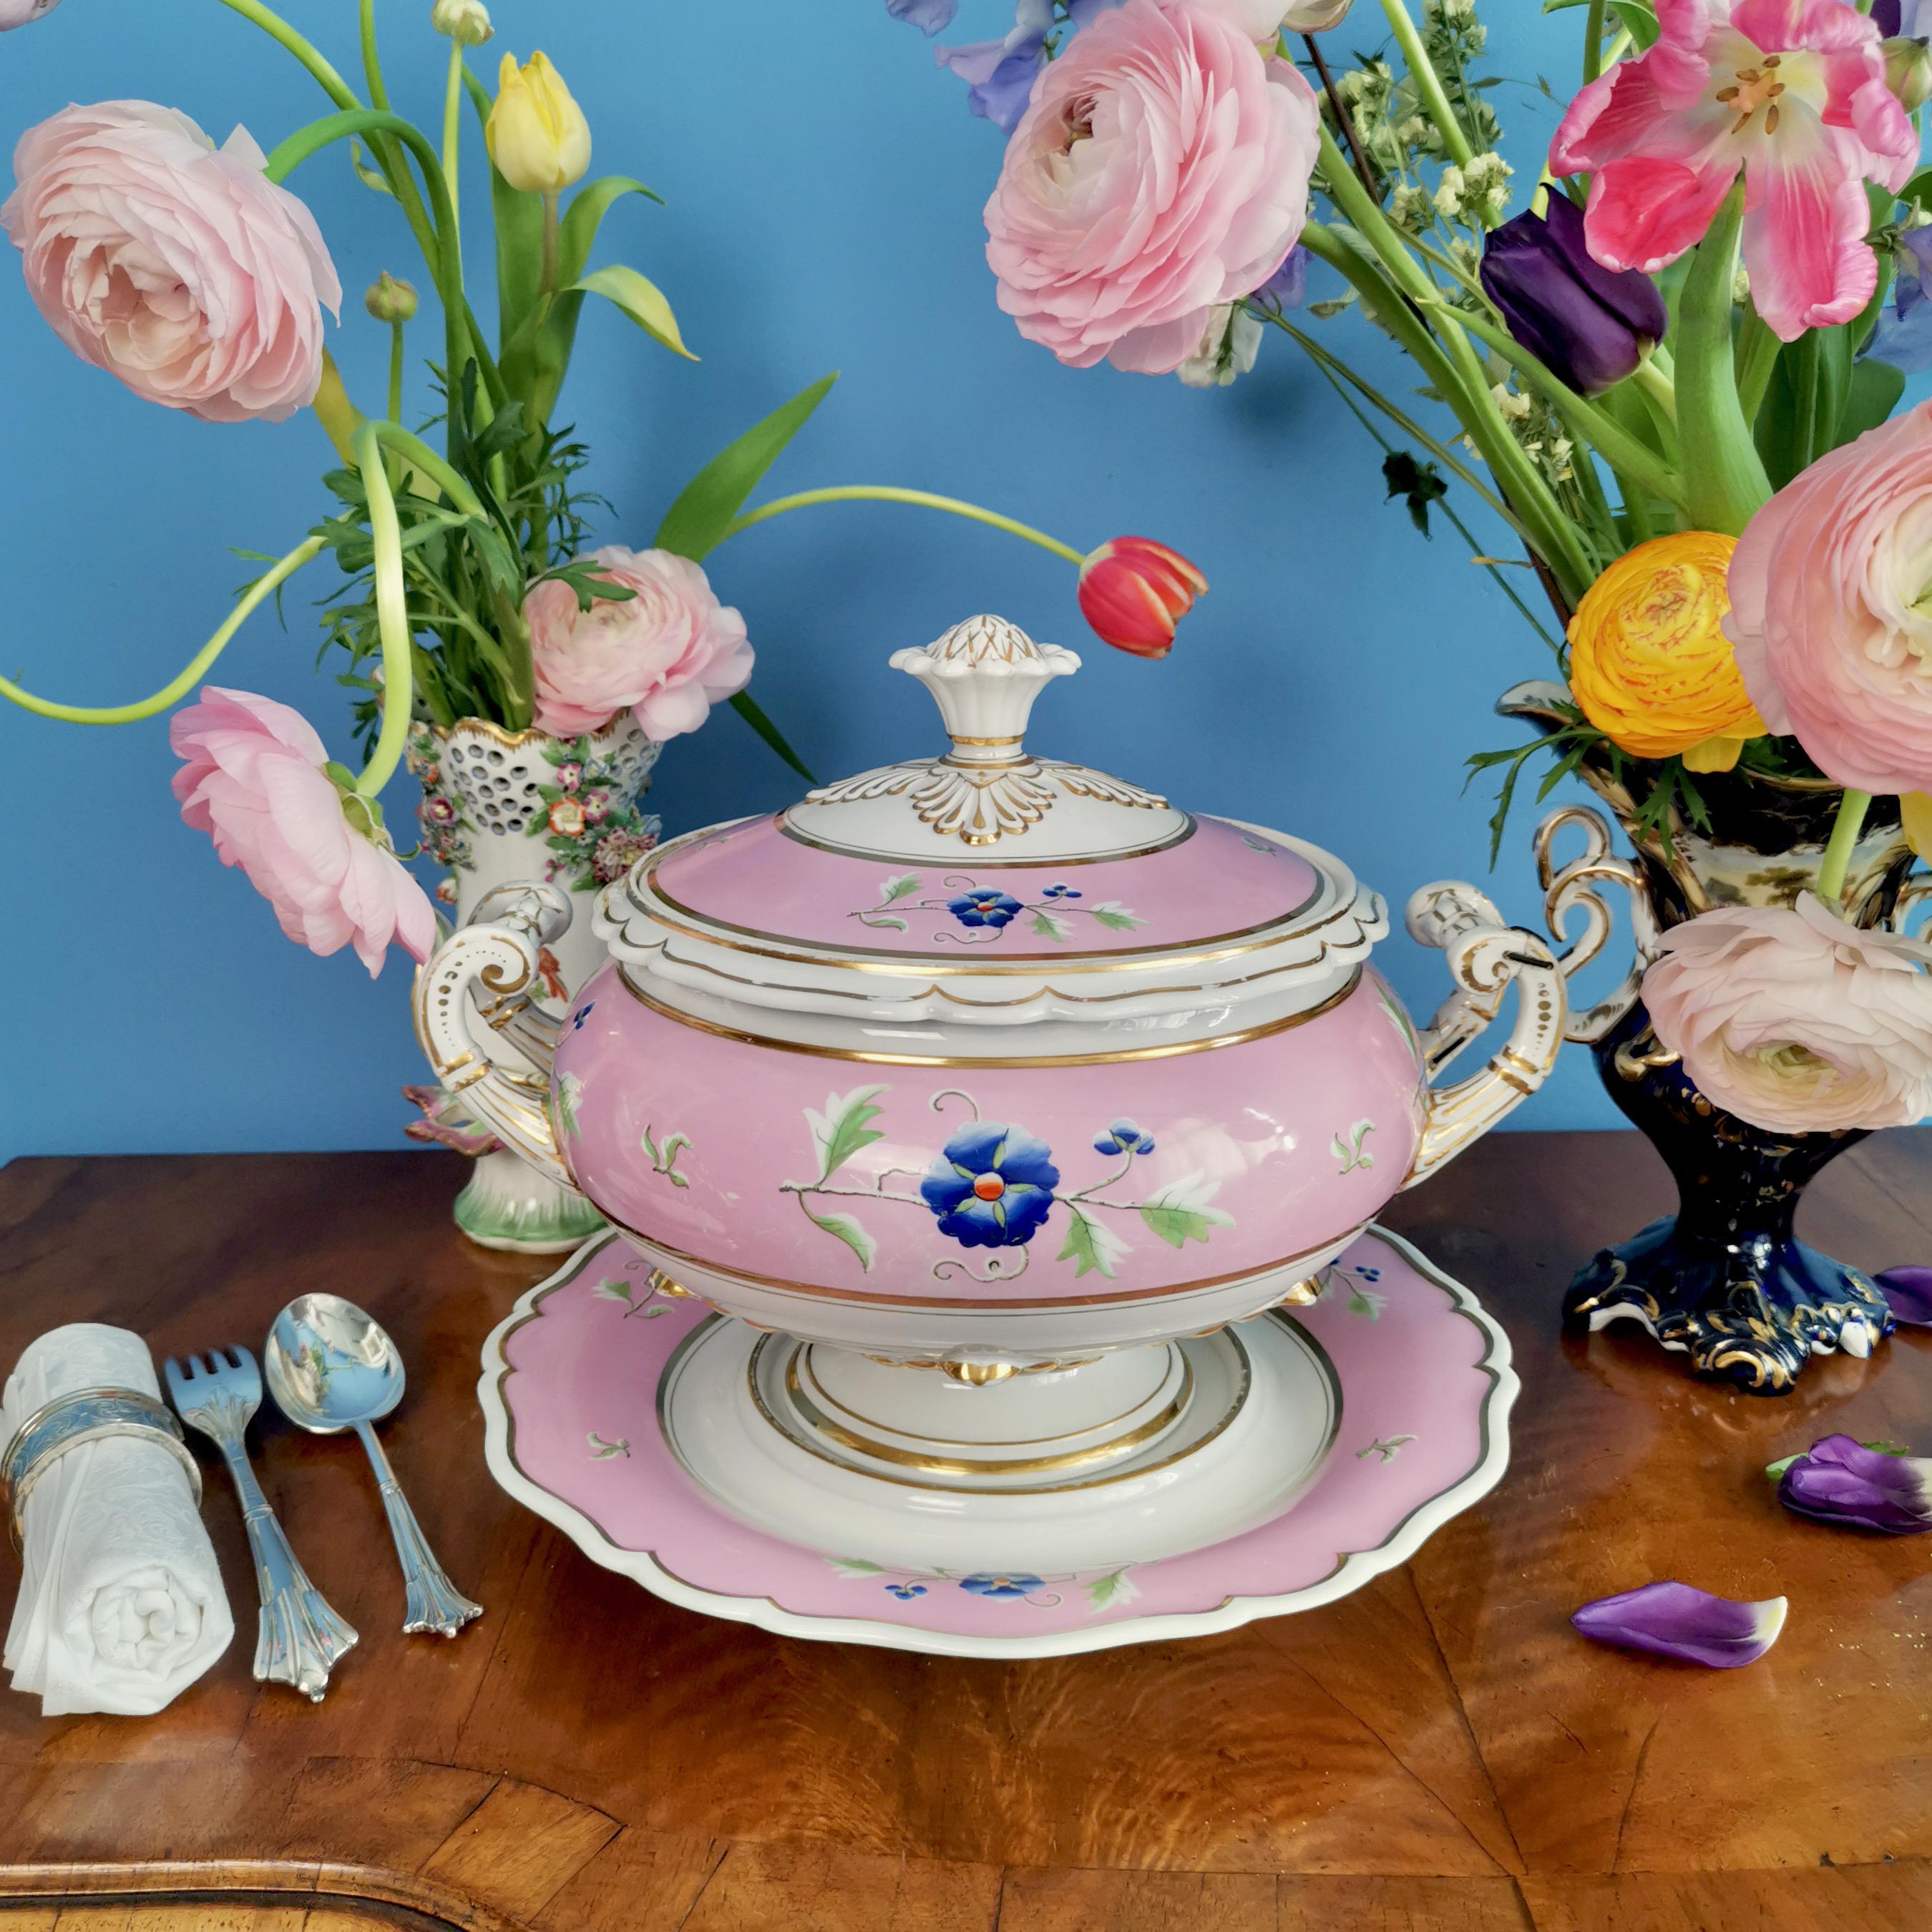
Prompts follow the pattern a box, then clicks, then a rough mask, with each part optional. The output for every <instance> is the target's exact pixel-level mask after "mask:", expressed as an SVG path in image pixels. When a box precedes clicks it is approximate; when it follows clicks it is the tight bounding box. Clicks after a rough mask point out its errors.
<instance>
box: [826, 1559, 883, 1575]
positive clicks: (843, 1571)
mask: <svg viewBox="0 0 1932 1932" xmlns="http://www.w3.org/2000/svg"><path fill="white" fill-rule="evenodd" d="M825 1560H826V1562H827V1563H828V1564H829V1565H831V1566H832V1568H833V1569H834V1570H835V1571H837V1572H838V1574H839V1575H840V1576H841V1577H883V1575H884V1574H885V1571H884V1570H883V1568H881V1567H880V1565H878V1564H876V1563H868V1562H866V1561H865V1559H864V1558H863V1557H862V1556H828V1557H827V1558H826V1559H825Z"/></svg>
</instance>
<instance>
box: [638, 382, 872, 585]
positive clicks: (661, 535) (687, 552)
mask: <svg viewBox="0 0 1932 1932" xmlns="http://www.w3.org/2000/svg"><path fill="white" fill-rule="evenodd" d="M837 381H838V371H836V370H834V371H832V374H830V375H829V376H821V377H819V379H818V380H817V382H815V383H813V384H812V385H811V386H810V387H809V388H808V389H801V390H800V391H799V392H798V394H797V395H795V396H794V397H793V398H792V399H791V401H790V402H788V403H781V404H779V406H778V407H777V408H776V409H775V410H772V413H771V414H770V415H769V416H766V418H765V419H764V420H763V422H759V423H754V425H752V426H751V428H749V429H748V430H747V431H745V433H744V434H743V435H742V436H741V437H739V438H738V439H737V440H736V441H735V442H733V443H727V445H726V446H724V449H721V450H720V451H719V452H718V454H717V455H715V456H714V457H713V458H712V459H711V460H710V461H709V463H706V465H705V466H704V467H703V469H700V471H699V472H697V475H695V476H694V477H693V478H691V481H689V482H688V483H687V484H685V486H684V487H683V489H682V490H681V491H680V492H679V494H678V497H677V500H676V502H674V503H673V504H672V505H671V506H670V508H669V509H668V510H667V511H665V512H664V521H663V522H662V523H660V524H659V525H658V533H657V535H656V536H655V538H653V539H652V542H653V544H654V547H655V548H657V549H658V550H675V551H676V553H677V554H678V555H679V556H688V557H689V558H690V559H691V561H692V562H694V563H702V562H703V561H704V559H705V558H706V557H707V556H709V555H710V553H712V550H715V549H716V548H717V547H718V544H721V542H723V541H724V535H725V532H727V530H728V529H730V526H731V521H732V519H733V517H736V515H737V514H738V512H739V511H740V510H742V508H744V507H745V498H746V497H748V496H750V494H751V492H752V491H753V490H755V489H756V488H757V487H758V484H759V483H760V481H762V480H763V477H764V474H765V472H766V470H768V469H770V467H771V466H772V464H773V463H775V462H776V461H777V460H778V457H779V455H780V454H781V452H783V450H784V446H785V445H786V444H787V443H790V440H792V438H793V437H795V436H796V435H797V434H798V433H799V431H800V430H801V429H802V428H804V427H805V423H806V422H807V420H808V419H809V418H810V416H811V413H812V411H813V410H815V409H817V407H818V406H819V404H820V403H822V402H823V401H824V400H825V398H826V395H827V394H828V393H829V391H830V389H831V388H832V384H833V383H835V382H837Z"/></svg>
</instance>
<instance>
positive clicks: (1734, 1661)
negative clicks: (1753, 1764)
mask: <svg viewBox="0 0 1932 1932" xmlns="http://www.w3.org/2000/svg"><path fill="white" fill-rule="evenodd" d="M1788 1607H1789V1604H1788V1603H1787V1600H1786V1599H1785V1598H1783V1597H1773V1598H1770V1599H1769V1601H1766V1602H1764V1603H1762V1604H1739V1603H1734V1602H1733V1601H1732V1600H1731V1599H1730V1598H1729V1597H1714V1596H1712V1595H1711V1593H1710V1592H1709V1591H1708V1590H1700V1589H1695V1588H1694V1587H1693V1586H1691V1585H1690V1584H1688V1583H1646V1584H1645V1585H1644V1586H1643V1588H1642V1589H1639V1590H1626V1591H1625V1592H1623V1593H1622V1595H1620V1596H1616V1597H1600V1598H1598V1600H1597V1601H1596V1602H1595V1603H1594V1604H1585V1605H1584V1606H1583V1608H1582V1609H1581V1610H1579V1611H1577V1613H1576V1614H1575V1615H1574V1616H1572V1617H1571V1619H1570V1621H1571V1622H1572V1623H1573V1624H1574V1625H1576V1627H1577V1629H1579V1630H1580V1631H1582V1632H1583V1634H1584V1635H1585V1636H1586V1637H1593V1638H1595V1640H1596V1641H1597V1642H1598V1643H1614V1644H1620V1645H1622V1646H1623V1647H1624V1648H1625V1649H1627V1650H1652V1651H1655V1652H1657V1653H1658V1655H1659V1656H1661V1657H1675V1658H1682V1659H1683V1660H1684V1661H1685V1662H1687V1663H1691V1664H1709V1666H1710V1667H1711V1668H1712V1670H1736V1669H1737V1667H1739V1665H1740V1664H1755V1663H1756V1662H1757V1661H1758V1659H1759V1658H1760V1657H1762V1656H1763V1655H1764V1654H1765V1652H1766V1651H1768V1650H1769V1649H1770V1648H1771V1647H1772V1645H1773V1644H1775V1643H1776V1642H1777V1641H1778V1632H1779V1631H1781V1630H1782V1629H1784V1614H1785V1612H1786V1610H1787V1608H1788Z"/></svg>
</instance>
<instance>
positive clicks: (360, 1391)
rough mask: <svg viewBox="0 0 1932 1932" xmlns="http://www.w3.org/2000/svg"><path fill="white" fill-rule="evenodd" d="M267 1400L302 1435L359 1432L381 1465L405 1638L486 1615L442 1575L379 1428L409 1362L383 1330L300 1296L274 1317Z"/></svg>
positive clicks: (348, 1308) (331, 1302) (353, 1312)
mask: <svg viewBox="0 0 1932 1932" xmlns="http://www.w3.org/2000/svg"><path fill="white" fill-rule="evenodd" d="M262 1363H263V1367H264V1368H265V1369H266V1370H267V1372H268V1380H269V1394H271V1395H272V1396H273V1397H275V1406H276V1407H277V1408H278V1409H281V1412H282V1413H283V1414H284V1415H286V1416H287V1418H288V1419H289V1420H290V1421H291V1422H293V1424H295V1425H296V1427H297V1428H298V1429H307V1430H312V1431H313V1432H314V1433H315V1434H317V1435H318V1436H339V1435H340V1434H341V1433H342V1432H343V1431H344V1430H345V1429H353V1430H355V1432H356V1434H357V1435H358V1436H360V1437H361V1438H362V1446H363V1448H365V1449H366V1450H368V1452H369V1460H370V1462H371V1463H372V1464H374V1466H375V1471H376V1484H377V1488H379V1489H380V1490H381V1491H382V1493H383V1510H384V1511H385V1512H386V1514H388V1517H389V1533H390V1535H392V1536H393V1537H394V1538H395V1540H396V1555H397V1556H398V1558H399V1559H401V1563H402V1566H403V1581H404V1583H405V1584H406V1585H407V1586H408V1602H407V1610H406V1613H405V1615H404V1619H403V1628H404V1630H405V1631H438V1632H440V1634H442V1635H443V1636H444V1637H454V1636H455V1634H456V1633H457V1632H458V1631H459V1630H460V1629H461V1628H463V1625H465V1624H466V1623H467V1622H469V1620H470V1619H471V1618H472V1617H480V1616H481V1615H482V1614H483V1606H482V1605H481V1604H472V1602H471V1601H469V1598H467V1597H466V1596H464V1595H463V1594H462V1592H460V1591H459V1590H458V1589H457V1588H456V1587H455V1585H454V1584H452V1583H451V1582H450V1580H449V1578H448V1577H446V1576H445V1575H444V1574H443V1566H442V1565H440V1563H438V1562H437V1560H436V1559H435V1557H434V1556H432V1555H431V1553H430V1547H429V1545H428V1543H427V1542H426V1541H425V1540H424V1538H423V1533H422V1529H421V1527H420V1526H419V1524H418V1523H417V1522H416V1516H415V1514H414V1512H413V1511H412V1510H411V1509H410V1506H409V1504H408V1503H407V1502H406V1501H405V1500H404V1496H403V1493H402V1490H401V1488H400V1487H398V1484H397V1482H396V1477H395V1471H394V1470H392V1469H391V1468H390V1467H389V1457H387V1456H386V1455H385V1454H383V1445H382V1444H381V1443H380V1442H378V1441H377V1439H376V1431H375V1429H374V1426H373V1425H374V1424H376V1423H377V1422H379V1421H381V1420H382V1418H383V1417H384V1416H386V1415H388V1414H389V1412H390V1411H391V1410H392V1409H394V1408H395V1406H396V1405H397V1403H399V1402H401V1400H402V1399H403V1360H402V1358H401V1356H400V1355H398V1354H397V1352H396V1345H395V1343H393V1342H392V1341H391V1340H389V1337H388V1335H387V1334H385V1333H384V1332H383V1328H382V1327H381V1325H380V1324H379V1323H377V1322H375V1321H374V1320H373V1319H371V1317H370V1316H367V1315H365V1314H364V1313H363V1312H362V1310H361V1309H359V1308H358V1307H356V1304H354V1303H353V1301H344V1300H343V1298H341V1295H299V1296H297V1297H296V1299H295V1300H294V1301H292V1302H290V1304H289V1305H288V1306H287V1307H286V1308H285V1309H284V1310H282V1312H281V1314H279V1315H278V1316H276V1317H275V1326H274V1327H273V1328H271V1329H270V1330H269V1341H268V1346H266V1348H265V1349H263V1352H262Z"/></svg>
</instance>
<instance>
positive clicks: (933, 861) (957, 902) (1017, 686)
mask: <svg viewBox="0 0 1932 1932" xmlns="http://www.w3.org/2000/svg"><path fill="white" fill-rule="evenodd" d="M892 665H893V667H894V668H895V669H896V670H902V671H904V672H907V673H909V674H910V676H913V677H916V678H917V679H919V682H921V683H922V684H923V685H925V686H926V689H927V690H928V691H930V692H931V693H932V696H933V697H934V699H935V701H936V702H937V703H938V706H939V710H940V714H941V718H942V719H943V721H944V725H945V728H946V732H947V736H948V738H949V739H950V741H951V742H950V746H949V748H947V750H946V751H944V752H942V753H941V754H939V755H938V756H936V757H922V758H915V759H912V760H908V761H907V762H906V763H901V764H895V765H887V766H883V767H881V768H880V769H878V770H876V771H871V772H862V773H861V774H860V775H859V776H857V777H856V778H846V779H844V780H842V781H840V782H839V783H838V784H831V785H826V786H823V787H820V788H819V789H818V790H815V791H812V792H810V793H808V794H807V795H806V796H805V798H804V799H802V800H800V801H799V802H798V803H797V804H796V805H792V806H791V807H790V808H789V809H788V810H787V811H783V812H781V813H778V814H776V815H775V816H765V817H756V818H749V819H742V820H738V821H737V822H736V823H732V824H728V825H721V826H713V827H712V828H710V829H708V830H706V831H703V832H692V833H689V834H688V835H685V837H683V838H678V839H675V840H673V841H671V842H670V844H666V845H664V846H663V847H660V848H659V849H658V850H656V851H655V852H653V853H649V854H648V855H646V856H645V857H644V858H643V859H640V861H639V862H638V863H637V865H636V866H635V867H634V868H633V869H632V871H631V873H630V874H629V876H628V877H627V878H625V879H624V880H620V881H619V882H618V883H616V884H614V885H613V886H610V887H609V888H608V889H607V890H606V892H605V893H604V897H603V898H602V900H601V901H600V904H599V907H598V915H597V919H596V928H597V931H598V934H599V935H600V936H601V938H603V939H604V941H605V942H606V943H607V945H608V946H609V947H610V952H611V953H612V955H613V957H614V958H615V959H617V960H618V961H619V962H621V963H622V967H623V969H624V972H625V977H626V979H627V980H628V983H630V985H631V989H632V990H633V991H634V992H637V994H638V995H639V996H640V998H644V999H645V1000H646V1001H649V1002H650V1003H652V1004H661V1005H663V1006H665V1007H669V1008H670V1009H671V1010H673V1011H675V1012H676V1013H678V1014H679V1016H685V1017H694V1018H696V1019H698V1020H699V1021H700V1023H706V1022H709V1023H712V1024H715V1025H720V1026H721V1027H723V1028H725V1029H726V1030H730V1028H732V1027H733V1025H735V1024H736V1023H737V1022H739V1020H740V1019H742V1010H744V1009H745V1008H746V1007H750V1008H753V1009H756V1010H758V1011H759V1012H760V1014H761V1015H762V1016H763V1019H761V1021H760V1026H759V1029H758V1030H759V1031H760V1034H771V1035H772V1036H774V1037H781V1038H784V1039H788V1040H795V1041H798V1042H801V1043H812V1042H819V1043H827V1044H837V1043H839V1042H841V1041H842V1040H850V1036H851V1030H852V1028H853V1026H854V1025H857V1026H859V1027H860V1028H865V1029H868V1030H870V1029H875V1028H882V1027H883V1028H890V1029H901V1028H919V1029H922V1030H929V1029H934V1028H937V1029H939V1030H940V1031H941V1033H942V1034H950V1033H951V1032H952V1031H953V1030H955V1029H957V1028H998V1029H1002V1030H1004V1029H1005V1028H1011V1027H1014V1026H1035V1025H1043V1024H1044V1025H1049V1026H1051V1027H1054V1028H1058V1027H1060V1026H1062V1025H1067V1026H1094V1025H1103V1026H1106V1027H1107V1028H1109V1029H1110V1030H1111V1031H1115V1032H1119V1031H1122V1030H1123V1029H1130V1030H1134V1031H1151V1032H1152V1033H1153V1034H1157V1036H1158V1037H1157V1038H1156V1039H1153V1040H1150V1043H1149V1046H1148V1050H1149V1051H1151V1052H1152V1051H1179V1050H1183V1049H1184V1046H1185V1045H1186V1044H1187V1043H1199V1042H1200V1041H1202V1040H1216V1039H1218V1038H1219V1037H1221V1036H1222V1035H1223V1034H1226V1035H1228V1036H1229V1037H1246V1036H1247V1033H1248V1031H1250V1028H1252V1027H1253V1026H1254V1025H1266V1024H1271V1023H1272V1022H1274V1020H1276V1019H1280V1018H1282V1017H1283V1016H1288V1015H1291V1014H1294V1013H1300V1012H1304V1011H1306V1010H1307V1009H1308V1008H1310V1007H1313V1006H1316V1005H1319V1004H1322V1002H1323V1001H1327V1000H1329V999H1332V998H1339V997H1340V995H1341V994H1342V993H1343V992H1346V990H1347V989H1349V987H1351V986H1353V984H1354V983H1355V979H1356V978H1357V977H1358V976H1359V974H1360V972H1361V967H1362V965H1363V962H1364V960H1365V959H1366V958H1367V954H1368V951H1369V949H1370V947H1371V946H1372V945H1373V944H1374V942H1375V941H1376V940H1377V939H1379V938H1381V937H1382V935H1383V934H1384V933H1385V932H1386V931H1387V930H1388V917H1387V913H1386V912H1385V908H1384V907H1383V904H1382V900H1381V898H1380V897H1379V895H1377V894H1376V893H1374V892H1370V891H1368V890H1367V889H1364V888H1361V887H1360V886H1358V885H1357V883H1356V882H1355V877H1354V875H1353V874H1352V873H1351V872H1350V871H1349V869H1348V868H1347V867H1346V866H1345V865H1343V864H1341V863H1340V861H1339V860H1337V859H1334V858H1332V857H1331V856H1329V855H1328V853H1325V852H1323V851H1322V850H1319V848H1318V847H1314V846H1312V845H1309V844H1305V843H1304V841H1301V840H1299V839H1295V838H1289V837H1287V836H1286V835H1284V834H1283V833H1280V832H1264V831H1262V830H1259V829H1257V828H1255V827H1253V826H1247V825H1243V824H1240V823H1236V822H1235V821H1233V820H1226V819H1219V818H1213V817H1197V816H1196V815H1194V814H1190V813H1188V812H1187V811H1182V810H1181V809H1180V808H1178V807H1176V806H1175V805H1171V804H1170V803H1169V802H1168V801H1167V800H1166V799H1164V798H1163V797H1160V796H1158V795H1157V794H1156V793H1153V792H1151V791H1148V790H1143V789H1142V787H1139V785H1136V784H1130V783H1128V782H1127V781H1125V780H1124V779H1121V778H1112V777H1110V776H1109V775H1107V774H1106V773H1105V772H1097V771H1094V770H1092V769H1089V768H1088V766H1084V765H1077V764H1072V763H1067V762H1065V761H1064V760H1058V759H1054V758H1048V757H1040V756H1038V755H1037V754H1034V753H1032V752H1030V751H1028V749H1027V748H1026V745H1025V735H1026V728H1027V721H1028V713H1029V712H1031V709H1032V706H1033V703H1034V699H1035V698H1036V697H1038V695H1039V694H1040V692H1041V691H1043V689H1044V688H1046V686H1047V685H1049V683H1051V682H1053V681H1054V680H1055V679H1058V678H1062V677H1065V676H1068V675H1069V674H1070V673H1073V672H1074V671H1076V670H1078V669H1079V665H1080V660H1079V657H1078V656H1077V655H1076V654H1075V653H1074V652H1072V651H1070V650H1067V649H1063V648H1062V647H1061V646H1059V645H1058V644H1040V643H1035V642H1034V640H1033V639H1032V638H1031V637H1028V635H1027V634H1026V633H1025V631H1022V630H1021V629H1019V628H1018V627H1017V626H1016V625H1013V624H1010V623H1008V622H1006V621H1005V620H1004V619H1002V618H998V617H992V616H978V617H972V618H969V619H967V620H966V622H964V623H962V624H957V625H954V627H953V628H952V629H951V630H950V631H947V633H946V634H945V635H944V637H941V638H939V639H938V640H937V641H936V642H935V643H932V644H929V645H927V646H925V647H924V648H923V649H910V650H902V651H899V652H895V654H894V655H893V656H892ZM927 1043H928V1044H931V1042H930V1041H928V1042H927ZM945 1043H946V1042H945V1041H944V1040H941V1041H940V1044H945ZM877 1044H878V1042H877V1041H874V1045H877ZM983 1046H984V1050H995V1049H994V1048H993V1043H992V1042H991V1041H986V1042H985V1043H983ZM1079 1046H1080V1047H1081V1048H1082V1049H1083V1050H1084V1049H1091V1046H1092V1041H1091V1037H1085V1036H1083V1037H1081V1039H1080V1040H1079ZM955 1050H956V1048H955ZM910 1057H917V1056H916V1055H915V1056H910Z"/></svg>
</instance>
